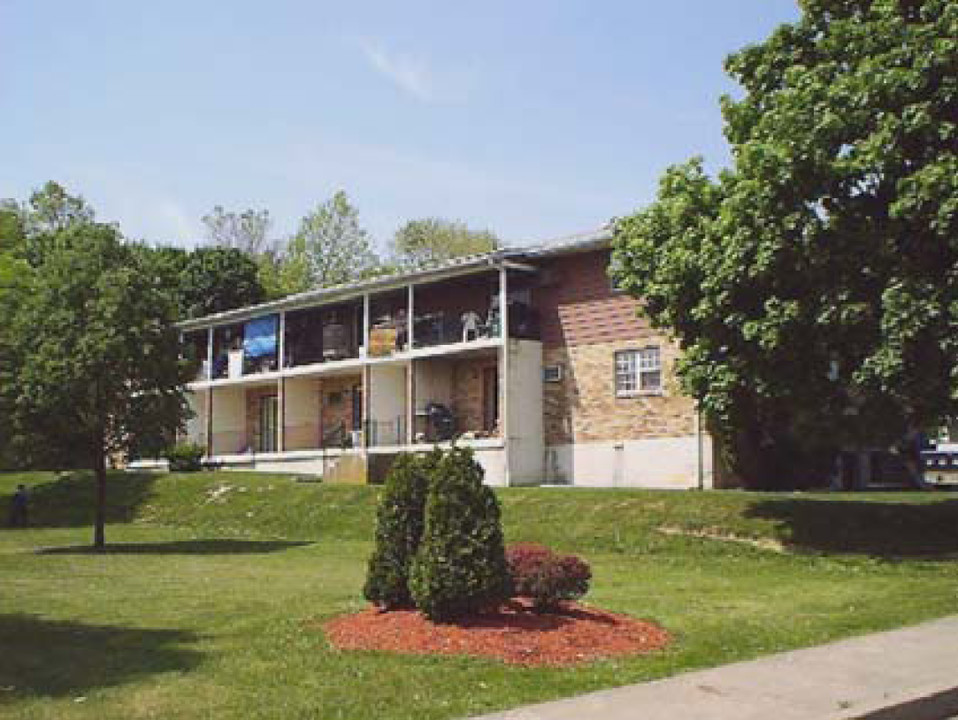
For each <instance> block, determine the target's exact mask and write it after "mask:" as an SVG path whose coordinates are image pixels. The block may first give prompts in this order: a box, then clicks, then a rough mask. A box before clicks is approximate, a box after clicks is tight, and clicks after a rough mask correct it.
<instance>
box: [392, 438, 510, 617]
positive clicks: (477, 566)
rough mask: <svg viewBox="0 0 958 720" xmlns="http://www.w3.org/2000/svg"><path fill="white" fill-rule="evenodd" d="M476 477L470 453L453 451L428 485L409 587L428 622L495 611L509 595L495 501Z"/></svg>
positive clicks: (476, 468)
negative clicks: (424, 515) (423, 518)
mask: <svg viewBox="0 0 958 720" xmlns="http://www.w3.org/2000/svg"><path fill="white" fill-rule="evenodd" d="M482 478H483V471H482V467H480V466H479V464H478V463H477V462H476V461H475V459H474V458H473V456H472V452H471V451H470V450H464V449H460V448H453V449H452V450H451V451H449V452H448V453H447V454H446V455H445V456H444V457H443V458H442V461H441V462H440V463H439V465H438V467H437V468H436V471H435V477H434V478H433V481H432V483H431V484H430V486H429V493H428V496H427V499H426V525H425V532H424V534H423V538H422V543H421V544H420V545H419V550H418V552H417V553H416V557H415V559H414V560H413V563H412V569H411V572H410V577H409V589H410V591H411V594H412V598H413V600H414V601H415V603H416V607H417V608H419V609H420V610H421V611H422V613H423V614H424V615H426V617H428V618H429V619H430V620H433V621H437V622H444V621H448V620H454V619H455V618H456V617H459V616H462V615H466V614H469V613H473V612H476V611H478V610H483V609H486V608H493V607H498V606H499V605H500V604H501V603H502V602H504V601H505V600H507V599H508V598H509V595H510V594H511V584H510V582H509V570H508V567H507V565H506V556H505V550H504V548H503V542H502V527H501V526H500V520H499V517H500V513H499V503H498V501H497V500H496V496H495V494H493V492H492V490H491V489H490V488H488V487H486V486H485V485H483V484H482Z"/></svg>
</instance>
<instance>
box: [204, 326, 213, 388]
mask: <svg viewBox="0 0 958 720" xmlns="http://www.w3.org/2000/svg"><path fill="white" fill-rule="evenodd" d="M212 379H213V328H207V333H206V380H212Z"/></svg>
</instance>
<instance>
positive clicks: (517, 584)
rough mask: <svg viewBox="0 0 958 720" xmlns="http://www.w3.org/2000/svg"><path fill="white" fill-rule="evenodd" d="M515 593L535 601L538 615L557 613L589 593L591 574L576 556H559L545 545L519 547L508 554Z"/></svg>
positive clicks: (510, 547) (515, 547)
mask: <svg viewBox="0 0 958 720" xmlns="http://www.w3.org/2000/svg"><path fill="white" fill-rule="evenodd" d="M506 561H507V562H508V565H509V575H510V576H511V578H512V586H513V591H514V592H515V594H516V595H518V596H520V597H527V598H529V599H530V600H532V605H533V607H534V608H535V609H536V611H538V612H545V611H549V610H557V609H558V608H559V606H560V603H562V602H563V601H572V600H578V599H579V598H581V597H582V596H583V595H585V594H586V593H587V592H588V591H589V580H591V579H592V571H591V570H590V568H589V564H588V563H587V562H586V561H585V560H583V559H582V558H580V557H577V556H576V555H558V554H556V553H554V552H553V551H552V550H550V549H549V548H547V547H546V546H545V545H539V544H537V543H518V544H516V545H510V546H509V549H508V550H507V551H506Z"/></svg>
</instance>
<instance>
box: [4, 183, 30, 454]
mask: <svg viewBox="0 0 958 720" xmlns="http://www.w3.org/2000/svg"><path fill="white" fill-rule="evenodd" d="M25 242H26V235H25V234H24V231H23V224H22V222H21V217H20V211H19V207H18V206H17V205H16V204H15V203H12V202H4V203H0V469H2V468H5V467H12V466H14V465H15V464H16V462H15V459H14V457H13V454H12V452H13V447H12V445H11V440H12V438H13V434H14V430H13V426H12V423H11V419H12V416H13V407H14V403H15V402H16V388H17V380H16V377H17V370H18V368H19V366H20V360H19V349H18V347H17V343H16V338H15V337H14V336H13V334H12V333H11V322H12V318H13V312H14V309H15V308H18V307H19V306H20V304H21V303H22V301H23V299H24V298H25V296H26V293H27V291H28V288H29V282H30V276H31V274H32V272H33V270H32V268H31V267H30V265H29V264H28V263H27V262H26V260H24V256H25V251H26V245H25Z"/></svg>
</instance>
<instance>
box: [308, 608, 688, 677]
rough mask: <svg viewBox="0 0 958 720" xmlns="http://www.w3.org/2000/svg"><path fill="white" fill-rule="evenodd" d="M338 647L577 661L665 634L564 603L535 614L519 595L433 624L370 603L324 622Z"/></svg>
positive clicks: (646, 648) (524, 661) (528, 661)
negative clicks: (451, 620) (553, 610)
mask: <svg viewBox="0 0 958 720" xmlns="http://www.w3.org/2000/svg"><path fill="white" fill-rule="evenodd" d="M323 629H324V630H325V631H326V636H327V637H328V638H329V641H330V642H331V643H332V645H333V646H334V647H336V648H338V649H340V650H385V651H388V652H398V653H407V654H415V655H431V654H443V655H479V656H483V657H492V658H498V659H500V660H503V661H505V662H507V663H511V664H514V665H527V666H532V665H551V666H562V665H576V664H579V663H586V662H590V661H592V660H598V659H600V658H609V657H618V656H622V655H634V654H637V653H647V652H652V651H654V650H660V649H662V648H664V647H665V646H666V645H668V644H669V642H670V641H671V638H670V636H669V634H668V633H667V632H666V631H665V630H663V629H662V628H660V627H659V626H658V625H655V624H653V623H649V622H645V621H642V620H636V619H635V618H631V617H628V616H626V615H616V614H614V613H609V612H605V611H602V610H597V609H595V608H590V607H585V606H583V605H578V604H575V603H570V604H568V605H566V606H565V607H564V608H563V610H562V611H561V612H559V613H556V614H551V613H543V614H537V613H534V612H531V611H530V610H529V606H528V605H527V604H526V603H524V602H522V601H521V600H513V601H511V602H509V603H508V604H506V605H504V606H503V607H502V608H500V609H499V610H498V611H496V612H488V613H482V614H477V615H473V616H470V617H467V618H463V619H461V620H459V621H457V622H455V623H452V624H435V623H432V622H430V621H429V620H427V619H426V618H425V617H423V616H422V615H421V614H420V613H419V612H418V611H415V610H393V611H390V612H382V611H380V610H377V609H376V608H369V609H368V610H363V611H362V612H358V613H355V614H353V615H343V616H341V617H338V618H334V619H333V620H330V621H329V622H327V623H325V624H324V625H323Z"/></svg>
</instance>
